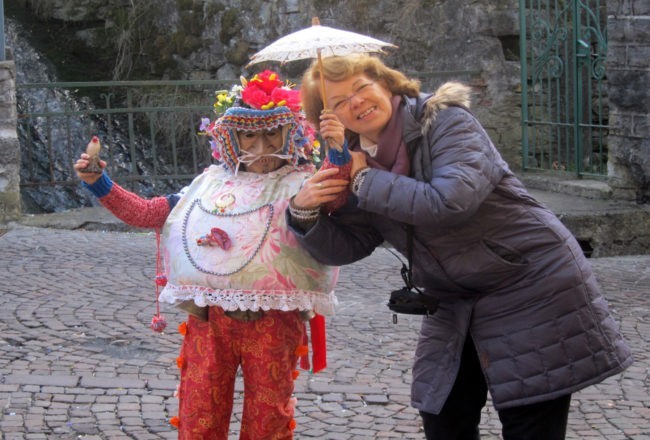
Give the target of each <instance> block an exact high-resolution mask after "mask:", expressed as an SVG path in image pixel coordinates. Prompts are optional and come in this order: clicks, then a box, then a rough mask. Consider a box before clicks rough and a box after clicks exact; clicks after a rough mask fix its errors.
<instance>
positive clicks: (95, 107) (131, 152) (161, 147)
mask: <svg viewBox="0 0 650 440" xmlns="http://www.w3.org/2000/svg"><path fill="white" fill-rule="evenodd" d="M231 83H232V81H230V82H228V83H226V82H224V81H216V80H203V81H97V82H58V83H30V84H17V85H16V88H17V93H18V94H22V95H23V97H22V98H21V99H19V102H20V103H21V104H20V107H19V109H18V128H19V135H20V138H21V139H20V141H21V150H22V157H23V172H22V176H21V186H22V187H35V186H36V187H39V186H44V185H45V186H57V185H71V184H77V183H78V181H77V180H76V177H75V173H74V171H73V169H72V164H73V163H74V161H75V160H76V158H77V157H78V156H79V154H80V153H81V152H82V151H84V150H85V147H86V144H87V143H88V141H89V140H90V138H91V137H92V136H93V135H99V138H100V140H101V142H102V145H103V148H102V153H101V156H102V159H104V160H106V161H107V163H108V165H107V168H108V169H107V171H108V172H109V173H110V175H111V177H112V178H113V179H114V180H116V181H117V182H122V183H125V182H127V183H128V182H134V181H136V180H148V181H150V182H152V183H153V184H154V185H155V183H156V182H157V181H161V180H185V179H191V178H192V177H194V176H196V174H197V173H198V171H199V170H200V169H202V168H203V167H205V166H207V165H209V163H210V162H211V160H210V154H209V148H208V146H207V145H208V144H207V141H206V140H205V139H203V138H201V137H200V136H199V135H198V133H197V132H198V127H199V124H200V119H201V118H202V117H212V116H213V114H212V108H213V107H212V105H213V103H214V92H215V91H216V90H219V89H222V88H224V87H229V86H230V84H231ZM39 155H40V160H39V159H38V157H39Z"/></svg>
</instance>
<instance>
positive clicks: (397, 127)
mask: <svg viewBox="0 0 650 440" xmlns="http://www.w3.org/2000/svg"><path fill="white" fill-rule="evenodd" d="M391 104H392V109H393V111H392V114H391V117H390V121H388V124H387V125H386V127H385V128H384V130H383V131H382V132H381V134H380V135H379V141H378V142H377V154H376V156H375V157H374V158H373V157H370V155H369V154H367V153H366V159H367V161H368V166H370V168H378V169H380V170H384V171H390V172H392V173H395V174H400V175H402V176H408V175H409V173H410V171H411V165H410V161H409V156H408V152H407V150H406V144H405V143H404V139H402V112H401V104H402V97H401V96H398V95H397V96H393V97H392V99H391ZM354 150H355V151H363V150H362V149H361V147H360V146H355V147H354Z"/></svg>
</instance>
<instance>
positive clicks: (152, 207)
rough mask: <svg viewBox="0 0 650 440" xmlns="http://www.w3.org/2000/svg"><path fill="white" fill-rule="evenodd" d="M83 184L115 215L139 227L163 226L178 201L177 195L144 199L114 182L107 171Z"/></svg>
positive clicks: (128, 223)
mask: <svg viewBox="0 0 650 440" xmlns="http://www.w3.org/2000/svg"><path fill="white" fill-rule="evenodd" d="M83 186H84V187H86V188H87V189H88V190H90V192H92V193H93V194H94V195H95V196H96V197H97V198H98V199H99V202H100V203H101V204H102V205H103V206H104V207H105V208H106V209H108V210H109V211H111V212H112V213H113V215H114V216H115V217H117V218H119V219H120V220H122V221H123V222H124V223H126V224H127V225H131V226H135V227H139V228H161V227H162V226H163V225H164V224H165V220H166V219H167V216H168V215H169V213H170V211H171V209H172V207H173V205H175V204H176V202H177V201H178V197H177V196H168V197H154V198H152V199H149V200H147V199H143V198H142V197H140V196H139V195H137V194H134V193H132V192H129V191H127V190H125V189H124V188H122V187H121V186H119V185H118V184H117V183H115V182H113V181H112V180H111V178H110V177H108V175H107V174H106V173H103V174H102V176H101V177H100V178H99V179H98V180H97V181H96V182H95V183H93V184H92V185H88V184H86V183H84V184H83Z"/></svg>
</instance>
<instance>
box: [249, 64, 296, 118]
mask: <svg viewBox="0 0 650 440" xmlns="http://www.w3.org/2000/svg"><path fill="white" fill-rule="evenodd" d="M241 98H242V101H244V102H245V103H246V104H248V105H249V106H251V107H252V108H255V109H257V110H269V109H272V108H274V107H279V106H287V107H289V109H290V110H291V111H293V112H297V111H299V110H300V91H298V90H291V89H290V88H289V87H283V84H282V81H280V77H279V76H278V74H277V73H275V72H272V71H270V70H265V71H263V72H261V73H258V74H257V75H255V76H254V77H253V78H251V79H250V80H249V81H248V82H247V83H246V86H245V87H244V89H243V90H242V92H241Z"/></svg>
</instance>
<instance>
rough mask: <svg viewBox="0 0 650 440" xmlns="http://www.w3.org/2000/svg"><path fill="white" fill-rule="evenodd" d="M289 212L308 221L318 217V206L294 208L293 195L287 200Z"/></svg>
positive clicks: (299, 218)
mask: <svg viewBox="0 0 650 440" xmlns="http://www.w3.org/2000/svg"><path fill="white" fill-rule="evenodd" d="M289 214H291V216H292V217H294V218H295V219H297V220H303V221H305V220H306V221H310V220H316V219H318V216H319V215H320V208H309V209H301V208H296V206H295V205H294V203H293V197H292V198H291V200H290V201H289Z"/></svg>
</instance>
